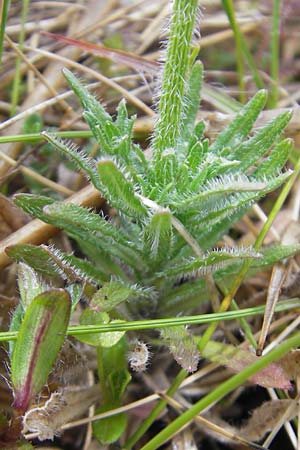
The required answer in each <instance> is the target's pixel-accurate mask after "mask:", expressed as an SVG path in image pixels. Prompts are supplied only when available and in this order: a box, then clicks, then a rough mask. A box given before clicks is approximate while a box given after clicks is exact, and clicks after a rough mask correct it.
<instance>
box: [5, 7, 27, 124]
mask: <svg viewBox="0 0 300 450" xmlns="http://www.w3.org/2000/svg"><path fill="white" fill-rule="evenodd" d="M29 3H30V0H23V3H22V16H21V30H20V35H19V46H20V47H19V48H20V50H21V51H22V47H23V44H24V40H25V33H26V30H25V24H26V19H27V15H28V9H29ZM20 83H21V59H20V57H19V56H17V58H16V66H15V76H14V82H13V87H12V95H11V110H10V113H11V116H14V115H15V113H16V109H17V105H18V103H19V96H20Z"/></svg>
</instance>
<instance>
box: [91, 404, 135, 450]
mask: <svg viewBox="0 0 300 450" xmlns="http://www.w3.org/2000/svg"><path fill="white" fill-rule="evenodd" d="M110 409H113V406H112V405H111V407H109V406H107V407H105V406H103V407H101V408H98V409H96V411H95V414H101V413H103V412H106V411H109V410H110ZM92 426H93V435H94V437H95V438H96V439H97V441H98V442H100V443H101V444H112V443H113V442H116V441H117V440H118V439H119V437H120V436H122V434H123V433H124V431H125V429H126V426H127V416H126V414H125V413H121V414H116V415H115V416H112V417H107V418H106V419H101V420H97V421H96V422H93V425H92Z"/></svg>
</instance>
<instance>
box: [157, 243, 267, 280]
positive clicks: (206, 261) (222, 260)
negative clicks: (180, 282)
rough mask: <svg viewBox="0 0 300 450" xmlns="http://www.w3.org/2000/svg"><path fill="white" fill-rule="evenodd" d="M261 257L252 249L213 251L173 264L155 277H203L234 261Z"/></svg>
mask: <svg viewBox="0 0 300 450" xmlns="http://www.w3.org/2000/svg"><path fill="white" fill-rule="evenodd" d="M260 257H261V255H260V254H258V253H256V252H255V251H253V250H252V249H244V248H236V249H229V250H228V249H227V250H226V249H222V250H213V251H212V252H209V253H207V254H205V255H204V256H203V257H202V258H190V259H189V260H186V261H185V262H180V263H178V264H176V265H175V264H174V266H173V267H172V266H171V267H167V268H166V269H165V271H164V272H163V273H161V274H159V273H158V274H157V276H162V277H165V276H170V277H173V276H175V277H178V276H180V277H182V278H186V277H187V278H189V277H197V276H204V275H206V274H207V273H209V272H211V271H213V270H217V269H219V268H221V267H222V266H223V264H227V263H229V262H230V261H232V260H234V259H239V258H241V259H244V258H251V259H252V258H260Z"/></svg>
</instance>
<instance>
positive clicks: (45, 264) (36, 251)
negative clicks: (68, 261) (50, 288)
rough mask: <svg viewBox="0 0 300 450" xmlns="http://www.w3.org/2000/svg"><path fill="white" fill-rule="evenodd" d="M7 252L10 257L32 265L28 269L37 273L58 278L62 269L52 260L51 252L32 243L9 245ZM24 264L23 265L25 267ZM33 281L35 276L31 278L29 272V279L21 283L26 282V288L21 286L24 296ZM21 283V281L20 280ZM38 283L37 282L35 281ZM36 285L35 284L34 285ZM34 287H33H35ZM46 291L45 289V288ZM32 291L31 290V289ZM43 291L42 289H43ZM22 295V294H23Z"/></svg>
mask: <svg viewBox="0 0 300 450" xmlns="http://www.w3.org/2000/svg"><path fill="white" fill-rule="evenodd" d="M6 253H7V254H8V256H9V257H10V258H12V259H13V260H14V261H16V262H19V263H22V262H23V263H25V264H24V265H26V267H28V266H30V268H31V269H28V270H29V272H30V270H31V271H32V272H33V273H35V272H37V273H38V274H40V275H42V276H45V277H50V278H52V279H53V278H54V279H58V274H60V271H59V270H58V268H57V267H56V266H55V264H54V262H53V261H51V258H50V256H49V254H48V253H47V252H46V251H45V250H44V249H43V248H42V247H38V246H36V245H31V244H18V245H14V246H11V247H8V248H7V249H6ZM24 265H22V266H21V267H24ZM23 277H24V276H23ZM35 277H36V275H35ZM31 281H32V283H34V277H32V279H30V273H29V274H28V279H27V280H24V281H22V280H21V283H23V284H24V283H25V286H24V288H23V287H22V286H21V287H19V289H20V292H23V291H24V296H26V295H27V288H28V287H29V286H28V284H29V283H30V282H31ZM19 283H20V281H19ZM35 284H37V283H35ZM33 287H34V286H33ZM33 287H32V288H33ZM43 291H45V289H43ZM29 292H30V291H29ZM41 292H42V291H41ZM21 296H22V294H21Z"/></svg>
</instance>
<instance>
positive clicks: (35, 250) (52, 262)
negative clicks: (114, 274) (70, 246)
mask: <svg viewBox="0 0 300 450" xmlns="http://www.w3.org/2000/svg"><path fill="white" fill-rule="evenodd" d="M6 253H7V254H8V255H9V257H10V258H12V259H13V260H15V261H17V262H20V261H22V262H24V263H26V264H28V265H29V266H30V267H32V268H33V269H34V270H35V271H36V272H37V273H39V274H40V275H42V276H45V277H50V278H51V279H54V280H56V279H58V278H59V277H62V278H63V279H66V280H68V281H69V282H74V281H79V280H81V281H84V282H86V281H92V282H96V283H99V282H101V281H104V280H105V279H106V277H105V275H104V273H102V272H101V271H100V270H98V269H97V268H96V267H95V266H94V265H93V264H91V263H90V262H88V261H85V260H84V259H81V258H77V257H76V256H74V255H67V254H66V253H63V252H61V251H60V250H58V249H56V248H54V247H47V246H45V245H42V246H35V245H31V244H18V245H14V246H12V247H8V248H7V249H6ZM54 280H53V281H54ZM43 290H45V289H43Z"/></svg>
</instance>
